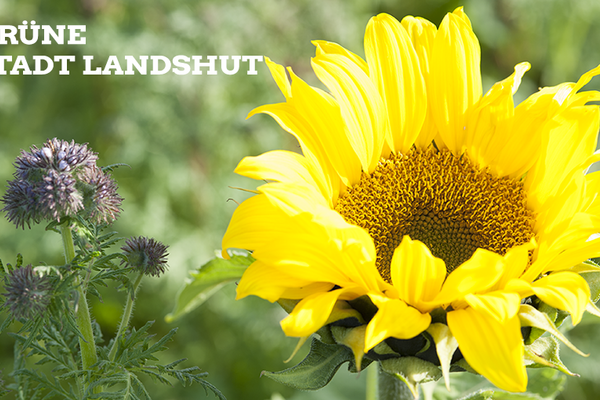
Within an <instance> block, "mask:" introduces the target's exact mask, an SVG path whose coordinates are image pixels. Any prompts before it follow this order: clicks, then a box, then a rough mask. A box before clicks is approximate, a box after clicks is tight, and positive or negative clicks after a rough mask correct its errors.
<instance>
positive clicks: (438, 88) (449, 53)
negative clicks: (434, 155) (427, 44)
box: [427, 10, 481, 155]
mask: <svg viewBox="0 0 600 400" xmlns="http://www.w3.org/2000/svg"><path fill="white" fill-rule="evenodd" d="M480 58H481V54H480V49H479V41H478V40H477V37H476V36H475V34H474V33H473V30H472V29H471V24H470V22H469V19H468V18H467V16H466V15H465V14H464V13H463V12H462V10H457V11H455V12H454V13H452V14H447V15H446V17H445V18H444V20H443V21H442V23H441V25H440V28H439V29H438V31H437V34H436V36H435V41H434V44H433V54H432V60H431V64H430V67H431V81H432V84H431V85H428V87H427V98H428V99H429V102H430V103H431V106H432V112H433V118H434V120H435V122H436V125H437V127H438V129H439V132H440V136H441V138H442V140H443V141H444V144H445V145H446V147H448V149H450V151H452V152H453V153H454V154H456V155H459V154H460V151H461V147H462V143H463V136H464V128H465V123H466V112H467V110H468V109H469V108H470V107H471V106H473V105H474V104H475V103H476V102H477V101H478V100H479V98H480V97H481V72H480V67H479V63H480Z"/></svg>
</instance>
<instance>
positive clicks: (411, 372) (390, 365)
mask: <svg viewBox="0 0 600 400" xmlns="http://www.w3.org/2000/svg"><path fill="white" fill-rule="evenodd" d="M380 363H381V368H382V369H383V371H385V372H387V373H388V374H391V375H394V376H395V377H396V378H398V379H400V380H401V381H402V382H404V383H406V385H407V386H408V388H409V389H410V391H411V393H412V394H413V396H414V398H415V399H416V398H418V393H419V388H418V387H419V383H425V382H431V381H437V380H438V379H440V378H441V377H442V371H440V369H439V368H438V367H437V366H436V365H434V364H432V363H430V362H428V361H424V360H421V359H420V358H417V357H399V358H390V359H387V360H383V361H380Z"/></svg>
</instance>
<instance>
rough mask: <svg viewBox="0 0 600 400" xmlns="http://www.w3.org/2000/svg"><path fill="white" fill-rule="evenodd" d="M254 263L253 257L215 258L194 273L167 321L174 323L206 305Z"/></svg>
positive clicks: (181, 291)
mask: <svg viewBox="0 0 600 400" xmlns="http://www.w3.org/2000/svg"><path fill="white" fill-rule="evenodd" d="M253 262H254V258H252V256H251V255H249V254H247V255H232V256H231V258H230V259H224V258H219V257H216V258H213V259H212V260H210V261H209V262H207V263H206V264H204V265H203V266H202V267H200V269H199V270H198V271H195V272H192V273H191V275H192V277H191V279H188V281H187V282H186V283H185V286H184V287H183V288H182V289H181V290H180V291H179V293H178V295H177V298H176V300H175V309H174V310H173V311H172V312H171V313H170V314H168V315H167V316H166V317H165V319H166V320H167V322H172V321H174V320H175V319H177V318H179V317H181V316H183V315H185V314H187V313H189V312H191V311H192V310H194V309H195V308H197V307H199V306H200V305H201V304H202V303H204V302H205V301H206V300H207V299H208V298H209V297H210V296H211V295H213V294H214V293H216V291H217V290H219V289H221V288H222V287H223V285H225V284H226V283H228V282H231V281H233V280H235V279H239V278H241V276H242V275H243V274H244V271H246V269H247V268H248V267H249V266H250V264H252V263H253Z"/></svg>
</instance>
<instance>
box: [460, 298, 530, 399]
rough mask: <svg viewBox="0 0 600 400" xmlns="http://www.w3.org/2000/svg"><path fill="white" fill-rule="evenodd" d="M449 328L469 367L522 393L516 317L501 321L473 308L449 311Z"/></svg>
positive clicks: (523, 377) (524, 384)
mask: <svg viewBox="0 0 600 400" xmlns="http://www.w3.org/2000/svg"><path fill="white" fill-rule="evenodd" d="M448 327H449V328H450V330H451V331H452V334H453V335H454V337H455V338H456V340H457V341H458V346H459V349H460V351H461V352H462V354H463V356H464V357H465V360H467V362H468V363H469V365H470V366H471V367H473V369H474V370H475V371H477V372H478V373H480V374H481V375H483V376H485V377H486V378H487V379H488V380H489V381H490V382H492V383H493V384H494V385H496V386H498V387H499V388H500V389H504V390H508V391H510V392H524V391H525V390H526V389H527V372H526V371H525V366H524V364H523V355H524V347H523V338H522V336H521V325H520V323H519V318H518V317H517V316H515V317H513V318H510V319H508V320H506V321H505V322H503V323H500V322H498V321H497V320H496V319H495V318H491V317H489V316H488V315H487V314H481V313H478V312H477V311H475V310H474V309H472V308H467V309H463V310H455V311H451V312H449V313H448Z"/></svg>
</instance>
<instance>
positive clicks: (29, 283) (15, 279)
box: [3, 264, 52, 319]
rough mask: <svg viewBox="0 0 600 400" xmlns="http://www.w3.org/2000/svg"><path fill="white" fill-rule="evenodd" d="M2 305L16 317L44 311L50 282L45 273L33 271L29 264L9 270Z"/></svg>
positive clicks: (36, 314)
mask: <svg viewBox="0 0 600 400" xmlns="http://www.w3.org/2000/svg"><path fill="white" fill-rule="evenodd" d="M4 280H5V289H6V291H7V293H3V296H4V297H6V301H5V303H4V305H5V306H6V307H8V308H9V309H10V313H11V314H12V315H13V317H14V318H16V319H32V318H35V317H37V316H40V315H42V314H43V313H44V311H45V310H46V308H47V307H48V304H50V300H51V289H52V287H51V284H50V282H49V280H48V277H47V276H46V275H43V276H40V275H38V274H36V273H35V272H34V271H33V267H32V266H31V264H29V265H27V266H25V267H21V268H17V269H14V270H12V271H11V272H9V273H8V274H7V275H6V276H5V278H4Z"/></svg>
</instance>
